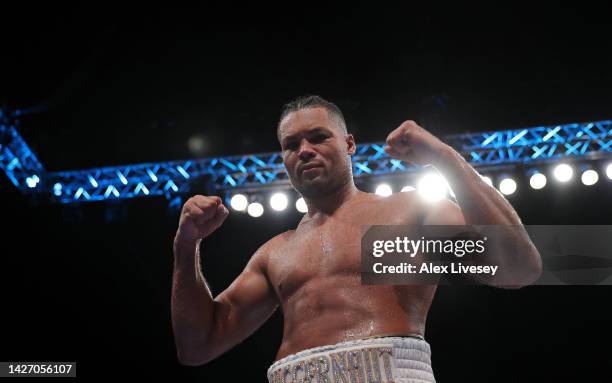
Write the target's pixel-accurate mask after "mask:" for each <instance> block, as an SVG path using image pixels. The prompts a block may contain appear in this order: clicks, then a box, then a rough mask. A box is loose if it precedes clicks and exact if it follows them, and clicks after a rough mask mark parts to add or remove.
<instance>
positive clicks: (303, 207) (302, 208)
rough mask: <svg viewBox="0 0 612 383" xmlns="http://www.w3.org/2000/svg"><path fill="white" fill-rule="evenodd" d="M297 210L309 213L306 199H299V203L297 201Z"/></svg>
mask: <svg viewBox="0 0 612 383" xmlns="http://www.w3.org/2000/svg"><path fill="white" fill-rule="evenodd" d="M295 208H296V209H297V211H299V212H300V213H307V212H308V206H306V201H304V198H302V197H300V198H298V199H297V201H295Z"/></svg>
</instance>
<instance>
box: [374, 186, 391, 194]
mask: <svg viewBox="0 0 612 383" xmlns="http://www.w3.org/2000/svg"><path fill="white" fill-rule="evenodd" d="M375 193H376V194H377V195H379V196H382V197H389V196H390V195H391V194H393V189H391V186H389V185H388V184H380V185H378V186H377V187H376V191H375Z"/></svg>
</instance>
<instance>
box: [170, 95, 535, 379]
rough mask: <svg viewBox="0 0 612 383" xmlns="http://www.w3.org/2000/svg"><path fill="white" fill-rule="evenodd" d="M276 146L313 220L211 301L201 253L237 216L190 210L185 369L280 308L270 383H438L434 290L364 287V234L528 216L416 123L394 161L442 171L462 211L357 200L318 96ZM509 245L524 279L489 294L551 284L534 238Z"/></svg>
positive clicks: (350, 145)
mask: <svg viewBox="0 0 612 383" xmlns="http://www.w3.org/2000/svg"><path fill="white" fill-rule="evenodd" d="M277 135H278V139H279V141H280V145H281V149H282V155H283V162H284V165H285V168H286V171H287V173H288V175H289V179H290V181H291V183H292V185H293V187H294V188H295V189H297V190H298V191H299V192H300V194H301V195H302V196H303V197H304V200H305V201H306V204H307V206H308V212H307V213H306V214H305V215H304V217H303V218H302V220H301V221H300V223H299V224H298V226H297V227H296V228H295V229H294V230H289V231H286V232H284V233H281V234H279V235H277V236H276V237H274V238H272V239H270V240H269V241H268V242H266V243H265V244H263V245H262V246H261V247H260V248H259V249H258V250H257V251H256V252H255V253H254V254H253V256H252V257H251V258H250V260H249V261H248V263H247V265H246V267H245V269H244V271H243V272H242V273H241V274H240V275H239V276H238V277H237V278H236V280H235V281H234V282H233V283H232V284H231V285H230V286H229V287H228V288H227V289H226V290H225V291H223V292H222V293H220V294H219V295H217V296H216V297H213V296H212V294H211V292H210V290H209V288H208V286H207V284H206V281H205V279H204V277H203V275H202V273H201V270H200V261H199V260H200V255H201V254H200V252H201V251H202V253H204V254H206V256H214V254H209V253H208V252H207V250H206V244H205V242H206V240H205V238H206V237H207V236H208V235H210V234H211V233H212V232H214V231H215V230H216V229H218V228H219V227H220V226H221V224H222V223H223V221H224V220H225V218H226V217H227V215H228V210H227V208H226V207H225V206H224V205H223V203H222V201H221V199H220V198H219V197H216V196H212V197H206V196H195V197H192V198H190V199H189V200H188V201H187V202H186V203H185V204H184V206H183V209H182V213H181V217H180V222H179V227H178V230H177V233H176V237H175V240H174V260H175V266H174V274H173V289H172V324H173V329H174V335H175V341H176V347H177V356H178V360H179V361H180V362H181V363H182V364H185V365H201V364H205V363H207V362H209V361H211V360H212V359H215V358H216V357H218V356H219V355H221V354H223V353H224V352H226V351H227V350H229V349H230V348H232V347H234V346H235V345H236V344H238V343H240V342H241V341H243V340H244V339H245V338H247V337H248V336H249V335H250V334H252V333H253V332H254V331H255V330H256V329H257V328H259V327H260V326H261V325H262V324H263V323H264V322H265V321H266V320H267V319H268V318H269V317H270V316H271V315H272V314H273V312H274V311H275V310H276V309H277V307H278V306H279V305H280V307H281V309H282V312H283V316H284V331H283V339H282V343H281V345H280V348H279V350H278V353H277V355H276V362H275V363H274V364H273V365H272V366H271V367H270V369H269V370H268V379H269V381H270V382H286V383H289V382H296V383H297V382H298V381H299V382H302V381H305V382H310V381H312V382H328V381H329V382H332V381H334V382H335V381H340V382H343V381H346V382H348V381H351V382H361V381H363V382H387V381H410V380H406V379H410V378H413V379H420V380H419V381H426V382H434V381H435V379H434V376H433V372H432V370H431V365H430V363H431V362H430V354H429V352H430V349H429V345H428V343H427V342H426V341H425V340H424V338H423V336H424V330H425V320H426V318H427V312H428V310H429V307H430V304H431V302H432V299H433V296H434V293H435V291H436V285H433V284H427V285H425V284H424V285H409V286H390V285H389V286H387V285H362V284H361V279H360V270H361V268H360V265H361V253H360V240H361V235H362V231H361V228H362V225H373V224H386V225H400V224H401V225H410V224H416V223H417V222H419V223H423V224H426V225H429V224H432V225H433V224H436V225H465V224H490V225H519V226H520V225H521V221H520V219H519V217H518V215H517V214H516V212H515V211H514V209H513V208H512V206H511V205H510V204H509V203H508V202H507V201H506V199H505V198H504V197H503V196H502V195H501V194H500V193H499V192H498V191H497V190H496V189H495V188H493V187H491V186H489V185H487V184H486V183H485V182H484V181H483V180H482V178H481V176H480V175H479V174H478V173H477V172H476V171H475V170H474V169H473V168H472V167H471V166H470V165H469V164H468V163H467V162H466V161H465V160H464V159H463V158H462V157H461V155H459V154H458V153H457V152H456V151H455V150H453V149H452V148H451V147H449V146H448V145H446V144H444V143H443V142H442V141H440V140H439V139H438V138H436V137H435V136H433V135H432V134H430V133H429V132H427V131H426V130H425V129H423V128H421V127H420V126H418V125H417V124H416V123H414V122H413V121H406V122H404V123H403V124H401V125H400V126H399V127H398V128H397V129H395V130H394V131H392V132H391V133H390V134H389V135H388V137H387V146H386V147H385V151H386V152H387V154H388V155H390V156H391V157H394V158H397V159H400V160H403V161H406V162H410V163H418V164H430V165H433V166H435V167H436V168H437V169H438V170H439V171H440V172H441V173H442V174H443V175H444V176H445V177H446V178H447V179H448V180H449V183H450V184H451V185H452V186H453V191H454V192H455V195H456V200H457V202H458V205H457V204H455V203H453V202H451V201H448V200H444V201H441V202H438V203H435V204H431V203H427V202H424V201H422V200H421V198H420V197H419V196H418V194H417V193H414V192H404V193H396V194H393V195H391V196H389V197H386V198H384V197H380V196H377V195H375V194H372V193H365V192H362V191H359V190H358V189H357V188H356V187H355V184H354V182H353V175H352V164H351V155H352V154H354V153H355V141H354V138H353V136H352V135H351V134H348V133H347V131H346V126H345V122H344V118H343V116H342V113H341V112H340V110H339V109H338V108H337V107H336V106H335V105H334V104H332V103H329V102H327V101H325V100H323V99H321V98H319V97H317V96H309V97H304V98H299V99H297V100H296V101H293V102H292V103H290V104H287V105H286V106H285V109H284V110H283V113H282V115H281V118H280V121H279V125H278V130H277ZM506 240H509V241H512V242H513V244H514V245H515V246H516V244H518V245H519V246H520V247H521V249H522V250H523V251H521V252H513V253H511V254H507V256H508V258H509V259H510V257H512V259H511V261H510V262H508V265H507V267H506V270H505V271H506V273H510V274H511V273H512V272H513V268H516V269H518V268H519V267H520V268H521V272H520V273H519V272H518V271H517V273H516V276H515V277H514V278H513V279H512V281H513V283H512V284H510V285H503V283H502V282H500V281H499V280H494V279H490V280H487V281H484V282H485V283H488V284H491V285H495V286H499V287H508V288H518V287H521V286H524V285H527V284H530V283H531V282H533V281H534V280H536V279H537V278H538V276H539V274H540V272H541V260H540V256H539V254H538V251H537V250H536V249H535V247H534V246H533V244H532V243H531V240H530V239H529V237H528V235H527V233H526V232H525V231H524V230H523V231H519V232H517V233H516V235H515V236H514V237H513V238H510V239H506ZM202 241H204V245H202V246H201V242H202ZM498 245H500V246H499V248H503V247H504V243H500V244H498ZM200 248H202V249H201V250H200ZM515 248H516V247H515Z"/></svg>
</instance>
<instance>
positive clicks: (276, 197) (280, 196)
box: [270, 193, 289, 211]
mask: <svg viewBox="0 0 612 383" xmlns="http://www.w3.org/2000/svg"><path fill="white" fill-rule="evenodd" d="M288 204H289V201H288V200H287V196H286V195H285V194H284V193H274V194H273V195H272V197H270V207H271V208H272V209H274V210H276V211H283V210H285V209H286V208H287V205H288Z"/></svg>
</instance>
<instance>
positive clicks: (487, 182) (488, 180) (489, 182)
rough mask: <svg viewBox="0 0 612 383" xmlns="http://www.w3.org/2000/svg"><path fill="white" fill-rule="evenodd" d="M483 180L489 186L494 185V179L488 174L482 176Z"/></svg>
mask: <svg viewBox="0 0 612 383" xmlns="http://www.w3.org/2000/svg"><path fill="white" fill-rule="evenodd" d="M481 177H482V180H483V181H484V182H485V183H486V184H487V185H489V186H493V180H492V179H491V177H487V176H481Z"/></svg>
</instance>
